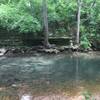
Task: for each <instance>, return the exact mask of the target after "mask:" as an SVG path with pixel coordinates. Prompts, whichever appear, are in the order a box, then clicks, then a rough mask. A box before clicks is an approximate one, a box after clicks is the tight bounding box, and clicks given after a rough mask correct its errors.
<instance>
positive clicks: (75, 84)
mask: <svg viewBox="0 0 100 100" xmlns="http://www.w3.org/2000/svg"><path fill="white" fill-rule="evenodd" d="M84 90H88V91H91V92H100V53H98V54H97V55H91V54H88V55H86V54H83V55H81V56H77V55H72V54H71V55H70V54H61V55H44V56H43V55H42V56H41V55H38V56H36V57H14V58H6V57H1V58H0V96H1V98H2V96H8V99H7V100H18V97H21V96H22V95H25V94H31V95H35V96H36V95H45V94H52V93H53V94H54V93H55V94H58V93H66V94H69V95H74V94H75V93H77V92H79V91H84ZM9 95H10V96H11V97H9ZM28 96H29V95H28ZM28 96H27V95H26V98H28ZM11 98H13V99H11ZM15 98H16V99H15ZM22 98H24V97H23V96H22ZM0 100H3V99H0ZM20 100H24V99H20ZM26 100H28V99H26Z"/></svg>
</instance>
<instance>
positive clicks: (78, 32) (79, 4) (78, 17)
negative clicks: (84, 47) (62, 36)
mask: <svg viewBox="0 0 100 100" xmlns="http://www.w3.org/2000/svg"><path fill="white" fill-rule="evenodd" d="M77 5H78V14H77V36H76V43H77V45H79V42H80V16H81V0H77Z"/></svg>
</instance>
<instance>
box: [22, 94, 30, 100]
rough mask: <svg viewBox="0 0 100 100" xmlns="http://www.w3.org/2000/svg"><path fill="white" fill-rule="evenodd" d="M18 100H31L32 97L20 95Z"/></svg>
mask: <svg viewBox="0 0 100 100" xmlns="http://www.w3.org/2000/svg"><path fill="white" fill-rule="evenodd" d="M20 100H32V96H31V95H29V94H24V95H22V97H21V99H20Z"/></svg>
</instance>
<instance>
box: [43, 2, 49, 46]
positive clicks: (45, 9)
mask: <svg viewBox="0 0 100 100" xmlns="http://www.w3.org/2000/svg"><path fill="white" fill-rule="evenodd" d="M42 9H43V27H44V30H45V32H44V45H45V46H46V47H49V45H50V44H49V39H48V38H49V31H48V15H47V1H46V0H42Z"/></svg>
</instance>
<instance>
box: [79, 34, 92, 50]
mask: <svg viewBox="0 0 100 100" xmlns="http://www.w3.org/2000/svg"><path fill="white" fill-rule="evenodd" d="M80 45H81V47H82V48H84V49H89V48H90V47H91V43H90V41H89V39H88V36H87V35H86V34H85V35H82V36H81V42H80Z"/></svg>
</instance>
